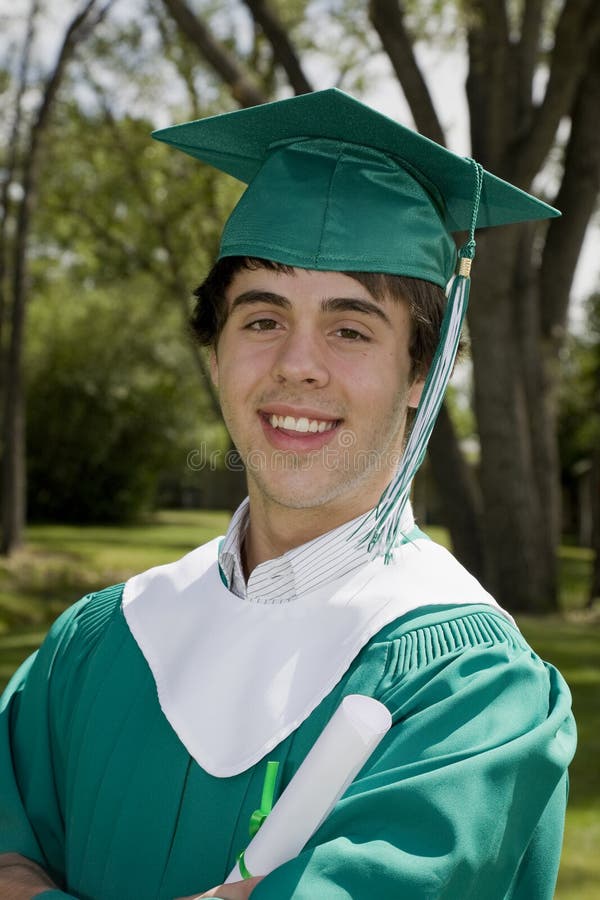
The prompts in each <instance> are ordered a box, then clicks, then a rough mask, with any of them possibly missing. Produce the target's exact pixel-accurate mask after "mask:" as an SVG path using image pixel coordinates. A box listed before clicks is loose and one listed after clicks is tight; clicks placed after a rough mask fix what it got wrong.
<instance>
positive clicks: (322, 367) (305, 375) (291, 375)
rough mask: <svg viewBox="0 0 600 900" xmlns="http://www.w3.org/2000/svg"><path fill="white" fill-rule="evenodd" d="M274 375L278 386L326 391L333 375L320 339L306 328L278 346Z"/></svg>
mask: <svg viewBox="0 0 600 900" xmlns="http://www.w3.org/2000/svg"><path fill="white" fill-rule="evenodd" d="M272 374H273V378H274V379H275V381H278V382H287V383H288V384H305V385H311V386H313V387H324V386H325V385H326V384H327V383H328V382H329V378H330V373H329V369H328V366H327V361H326V348H325V347H324V346H323V344H322V341H321V340H320V338H319V335H316V334H314V333H312V332H311V331H309V330H308V329H306V328H305V329H303V328H294V329H292V330H291V331H290V332H289V333H288V334H287V335H286V337H285V340H283V341H282V342H281V344H280V345H279V348H278V352H277V355H276V357H275V360H274V362H273V368H272Z"/></svg>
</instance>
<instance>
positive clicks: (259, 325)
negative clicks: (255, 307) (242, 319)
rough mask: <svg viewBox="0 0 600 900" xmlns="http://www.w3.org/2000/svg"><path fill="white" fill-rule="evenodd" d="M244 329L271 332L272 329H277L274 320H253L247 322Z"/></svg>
mask: <svg viewBox="0 0 600 900" xmlns="http://www.w3.org/2000/svg"><path fill="white" fill-rule="evenodd" d="M246 328H248V329H249V330H250V331H273V329H274V328H277V322H276V321H275V319H255V320H254V321H253V322H249V323H248V325H246Z"/></svg>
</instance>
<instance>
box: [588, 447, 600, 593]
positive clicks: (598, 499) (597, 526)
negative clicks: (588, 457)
mask: <svg viewBox="0 0 600 900" xmlns="http://www.w3.org/2000/svg"><path fill="white" fill-rule="evenodd" d="M590 481H591V485H590V489H591V492H592V550H593V551H594V561H593V564H592V581H591V584H590V594H589V600H588V606H589V608H590V609H591V608H592V607H593V606H595V605H596V603H600V446H598V447H596V450H595V453H594V455H593V457H592V473H591V479H590Z"/></svg>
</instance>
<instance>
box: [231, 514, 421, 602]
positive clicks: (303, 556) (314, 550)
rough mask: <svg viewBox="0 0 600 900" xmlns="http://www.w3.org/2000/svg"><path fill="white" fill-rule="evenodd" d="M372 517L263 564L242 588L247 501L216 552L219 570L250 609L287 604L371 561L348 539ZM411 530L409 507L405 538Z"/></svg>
mask: <svg viewBox="0 0 600 900" xmlns="http://www.w3.org/2000/svg"><path fill="white" fill-rule="evenodd" d="M372 512H373V511H372V510H370V511H369V512H367V513H364V514H363V515H362V516H358V518H356V519H352V520H351V521H349V522H345V523H344V524H343V525H340V526H339V527H338V528H334V529H333V530H332V531H328V532H326V533H325V534H322V535H320V536H319V537H317V538H314V539H313V540H312V541H308V542H307V543H306V544H301V545H300V546H299V547H294V548H293V549H291V550H288V551H287V552H286V553H284V554H283V555H282V556H279V557H277V558H276V559H270V560H267V561H266V562H264V563H261V564H260V565H258V566H257V567H256V568H255V569H254V571H253V572H252V574H251V575H250V578H249V579H248V582H247V583H246V579H245V577H244V569H243V566H242V554H241V548H242V544H243V541H244V538H245V536H246V531H247V529H248V523H249V521H250V508H249V501H248V498H246V499H245V500H244V501H243V502H242V503H241V504H240V506H239V507H238V509H237V510H236V511H235V513H234V515H233V518H232V519H231V522H230V524H229V528H228V529H227V533H226V535H225V538H224V539H223V542H222V543H221V547H220V549H219V565H220V567H221V570H222V572H223V575H224V576H225V579H226V582H227V586H228V588H229V590H230V591H231V592H232V593H234V594H236V595H237V596H238V597H242V598H245V599H247V600H249V601H251V602H254V603H289V602H291V601H293V600H295V599H296V598H297V597H299V596H300V595H302V594H306V593H308V592H309V591H311V590H313V589H314V588H316V587H322V586H323V585H326V584H329V583H330V582H333V581H335V580H336V579H338V578H343V577H345V576H346V575H349V574H350V573H351V572H353V571H354V570H355V569H358V568H360V567H361V566H364V565H366V564H367V563H368V562H369V560H370V558H371V555H370V553H369V550H368V548H367V545H366V544H365V543H360V538H359V537H356V538H355V539H353V537H352V536H353V534H354V532H355V531H356V530H357V529H358V527H359V526H360V525H361V524H362V523H363V522H364V520H365V519H366V518H367V517H368V516H370V515H371V514H372ZM412 528H414V518H413V514H412V509H411V508H410V505H407V509H406V512H405V516H404V521H403V523H402V530H403V531H404V532H405V533H406V532H408V531H410V530H411V529H412Z"/></svg>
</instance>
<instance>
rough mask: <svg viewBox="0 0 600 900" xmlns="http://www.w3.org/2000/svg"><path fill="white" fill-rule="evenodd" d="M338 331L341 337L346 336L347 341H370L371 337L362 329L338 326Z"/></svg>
mask: <svg viewBox="0 0 600 900" xmlns="http://www.w3.org/2000/svg"><path fill="white" fill-rule="evenodd" d="M337 333H338V334H339V336H340V337H342V338H344V340H346V341H368V340H369V338H368V337H367V336H366V335H365V334H362V332H360V331H356V329H355V328H338V330H337Z"/></svg>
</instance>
